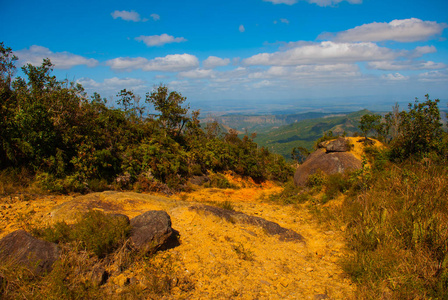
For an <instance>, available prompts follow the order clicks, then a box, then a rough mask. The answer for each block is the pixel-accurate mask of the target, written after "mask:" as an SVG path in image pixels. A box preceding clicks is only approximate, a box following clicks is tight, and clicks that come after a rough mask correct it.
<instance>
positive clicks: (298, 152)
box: [291, 147, 310, 164]
mask: <svg viewBox="0 0 448 300" xmlns="http://www.w3.org/2000/svg"><path fill="white" fill-rule="evenodd" d="M308 155H310V151H309V150H308V149H306V148H304V147H294V148H292V150H291V159H292V160H293V161H296V162H298V163H299V164H301V163H303V162H304V161H305V159H306V158H307V157H308Z"/></svg>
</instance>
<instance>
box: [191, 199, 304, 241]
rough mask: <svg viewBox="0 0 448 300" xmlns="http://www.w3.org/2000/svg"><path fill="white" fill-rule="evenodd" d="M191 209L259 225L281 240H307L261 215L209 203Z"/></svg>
mask: <svg viewBox="0 0 448 300" xmlns="http://www.w3.org/2000/svg"><path fill="white" fill-rule="evenodd" d="M190 209H191V210H196V211H203V212H205V213H208V214H212V215H215V216H218V217H220V218H222V219H224V220H226V221H228V222H231V223H241V224H250V225H254V226H258V227H261V228H263V229H264V230H265V231H266V233H267V234H269V235H278V238H279V239H280V240H281V241H300V242H305V239H304V238H303V236H302V235H300V234H298V233H297V232H295V231H293V230H291V229H287V228H283V227H281V226H280V225H278V224H277V223H274V222H271V221H267V220H265V219H263V218H260V217H255V216H249V215H246V214H245V213H242V212H238V211H233V210H228V209H224V208H220V207H215V206H209V205H199V206H191V207H190Z"/></svg>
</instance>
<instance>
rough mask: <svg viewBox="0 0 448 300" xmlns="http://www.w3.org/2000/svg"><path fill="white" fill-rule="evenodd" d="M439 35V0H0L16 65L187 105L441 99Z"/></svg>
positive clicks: (446, 57) (446, 17) (445, 22)
mask: <svg viewBox="0 0 448 300" xmlns="http://www.w3.org/2000/svg"><path fill="white" fill-rule="evenodd" d="M447 38H448V1H446V0H412V1H409V0H406V1H404V0H392V1H391V0H387V1H385V0H344V1H341V0H244V1H241V0H240V1H236V0H226V1H217V0H214V1H213V0H206V1H205V0H204V1H202V0H201V1H194V0H192V1H177V0H176V1H175V0H164V1H152V0H149V1H134V0H128V1H114V0H109V1H100V0H99V1H85V0H78V1H60V0H59V1H53V0H43V1H35V0H33V1H20V0H16V1H3V0H1V8H0V41H3V42H4V43H5V45H6V46H8V47H11V48H12V49H13V50H14V52H15V54H16V55H17V56H18V57H19V58H20V60H19V62H18V63H17V65H18V66H19V67H20V66H21V65H23V64H25V63H31V64H36V65H38V64H40V63H41V62H42V59H43V58H45V57H48V58H50V59H51V61H52V62H53V63H54V64H55V70H54V74H55V75H56V76H58V78H59V79H65V78H67V79H69V80H73V81H77V82H79V83H81V84H82V85H83V86H84V88H85V89H86V91H87V92H88V93H90V94H92V93H93V92H94V91H96V92H98V93H100V94H101V95H102V96H104V97H107V98H111V97H113V96H114V95H116V94H117V93H118V92H119V91H120V90H121V89H123V88H126V89H128V90H133V91H134V92H135V93H137V94H140V95H142V96H144V94H145V93H146V92H148V91H151V90H152V88H153V87H154V86H155V85H157V84H159V83H164V84H166V85H168V86H169V87H170V89H172V90H176V91H178V92H180V93H181V94H182V95H184V96H186V97H187V98H188V101H189V102H190V103H192V105H193V106H194V104H195V103H208V104H212V105H213V104H214V103H215V104H216V105H220V106H224V107H225V106H226V103H228V105H229V108H230V107H231V106H232V105H234V104H235V103H244V102H245V101H248V102H249V103H254V104H255V105H256V104H257V103H260V105H261V103H263V104H264V105H266V104H270V105H275V103H292V104H295V105H306V104H307V103H308V104H309V103H310V102H312V103H313V104H314V105H319V104H321V105H323V106H324V105H341V104H344V103H349V102H350V101H354V102H356V101H357V100H356V99H359V100H358V102H359V103H356V104H359V105H360V106H362V107H369V106H370V107H374V106H375V104H376V103H377V102H381V103H383V102H384V103H387V105H388V106H392V105H393V104H394V103H395V101H407V102H410V101H412V100H413V99H414V97H419V98H423V97H424V95H425V94H426V93H429V94H430V96H431V98H440V99H441V100H442V104H443V105H444V106H446V103H447V102H446V100H447V99H448V40H447ZM18 75H20V72H18ZM347 99H351V100H350V101H349V100H347ZM354 99H355V100H354ZM350 103H351V102H350Z"/></svg>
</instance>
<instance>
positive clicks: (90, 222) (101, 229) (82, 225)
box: [34, 210, 131, 257]
mask: <svg viewBox="0 0 448 300" xmlns="http://www.w3.org/2000/svg"><path fill="white" fill-rule="evenodd" d="M130 229H131V228H130V225H129V223H128V221H127V219H126V218H124V217H119V216H118V217H117V216H113V215H106V214H105V213H103V212H101V211H98V210H91V211H89V212H87V213H85V214H84V215H82V216H81V217H80V218H79V219H78V220H77V221H76V223H74V224H73V225H68V224H67V223H65V222H63V221H62V222H57V223H56V224H54V225H53V226H50V227H47V228H44V229H40V230H35V231H34V234H35V235H37V236H39V237H41V238H43V239H44V240H47V241H49V242H53V243H69V242H74V241H76V242H79V243H80V246H81V247H82V248H84V249H86V250H87V251H90V252H93V253H94V254H95V255H96V256H98V257H104V256H106V255H107V254H109V253H111V252H112V251H113V250H115V249H116V248H117V247H118V246H119V245H120V244H121V243H123V242H124V241H125V239H126V238H127V237H128V235H129V233H130Z"/></svg>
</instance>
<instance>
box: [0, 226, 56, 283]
mask: <svg viewBox="0 0 448 300" xmlns="http://www.w3.org/2000/svg"><path fill="white" fill-rule="evenodd" d="M58 258H59V249H58V246H57V245H56V244H54V243H50V242H47V241H43V240H39V239H36V238H35V237H33V236H31V235H30V234H29V233H27V232H26V231H24V230H16V231H14V232H11V233H10V234H8V235H6V236H5V237H4V238H2V239H1V240H0V259H1V260H2V261H7V262H10V263H12V264H16V265H21V266H24V267H26V268H28V269H29V270H30V271H32V272H33V274H34V275H41V274H44V273H45V272H49V271H50V270H51V268H52V266H53V263H54V262H55V261H56V260H57V259H58Z"/></svg>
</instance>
